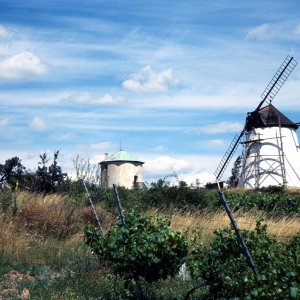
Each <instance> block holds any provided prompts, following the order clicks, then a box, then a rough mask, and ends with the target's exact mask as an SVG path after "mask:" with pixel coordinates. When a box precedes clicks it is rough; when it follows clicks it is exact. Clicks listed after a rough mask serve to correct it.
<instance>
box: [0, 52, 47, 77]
mask: <svg viewBox="0 0 300 300" xmlns="http://www.w3.org/2000/svg"><path fill="white" fill-rule="evenodd" d="M46 72H47V66H46V64H45V63H44V62H43V61H42V60H41V59H40V58H39V57H38V56H36V55H35V54H33V53H31V52H21V53H17V54H15V55H12V56H10V57H7V58H5V59H3V60H2V61H0V78H4V79H10V80H16V79H17V80H18V79H27V78H31V76H40V75H44V74H45V73H46Z"/></svg>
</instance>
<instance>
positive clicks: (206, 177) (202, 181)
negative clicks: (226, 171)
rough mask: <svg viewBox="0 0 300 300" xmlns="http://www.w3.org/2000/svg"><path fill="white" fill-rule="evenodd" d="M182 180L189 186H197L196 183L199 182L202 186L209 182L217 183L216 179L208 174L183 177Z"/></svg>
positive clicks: (201, 173)
mask: <svg viewBox="0 0 300 300" xmlns="http://www.w3.org/2000/svg"><path fill="white" fill-rule="evenodd" d="M181 180H183V181H185V182H186V183H187V184H189V185H190V184H193V185H194V186H195V185H196V181H198V182H199V184H200V186H202V187H203V186H205V185H206V184H207V183H208V182H215V181H216V177H215V176H214V175H213V174H211V173H208V172H199V173H195V174H188V175H183V176H182V178H181Z"/></svg>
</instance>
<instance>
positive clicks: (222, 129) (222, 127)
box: [195, 121, 243, 143]
mask: <svg viewBox="0 0 300 300" xmlns="http://www.w3.org/2000/svg"><path fill="white" fill-rule="evenodd" d="M242 129H243V124H242V123H240V122H226V121H225V122H220V123H216V124H210V125H206V126H203V127H201V128H198V129H195V131H196V132H198V133H207V134H217V133H226V132H237V131H241V130H242ZM215 142H217V143H220V140H219V141H218V140H215Z"/></svg>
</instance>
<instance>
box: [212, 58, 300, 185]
mask: <svg viewBox="0 0 300 300" xmlns="http://www.w3.org/2000/svg"><path fill="white" fill-rule="evenodd" d="M296 65H297V62H296V61H295V60H294V58H293V57H290V56H287V57H286V58H285V60H284V61H283V63H282V64H281V66H280V67H279V69H278V70H277V72H276V73H275V75H274V76H273V78H272V80H271V81H270V82H269V84H268V85H267V87H266V88H265V90H264V91H263V93H262V95H261V98H262V100H261V101H260V103H259V105H258V106H257V108H256V109H255V110H254V111H252V112H250V113H248V115H247V118H246V122H245V126H244V128H243V130H242V131H241V133H240V134H237V135H235V137H234V139H233V140H232V142H231V144H230V146H229V148H228V150H227V151H226V153H225V154H224V156H223V158H222V160H221V162H220V163H219V165H218V167H217V169H216V171H215V173H214V174H215V176H216V179H217V181H219V180H220V179H221V177H222V175H223V174H224V172H225V170H226V168H227V166H228V164H229V162H230V160H231V158H232V157H233V155H234V153H235V151H236V150H237V148H238V146H239V145H240V144H242V145H243V153H242V171H241V176H240V179H239V186H240V187H246V188H260V187H263V186H270V185H277V186H296V187H300V176H299V175H298V173H297V172H299V173H300V147H299V142H298V137H297V134H296V130H297V128H298V125H299V123H294V122H292V121H291V120H289V119H288V118H287V117H286V116H285V115H284V114H282V113H281V112H280V111H279V110H278V109H276V108H275V107H274V106H273V105H272V101H273V99H274V98H275V96H276V95H277V93H278V92H279V90H280V88H281V87H282V86H283V84H284V83H285V81H286V80H287V78H288V77H289V75H290V74H291V72H292V71H293V69H294V68H295V67H296Z"/></svg>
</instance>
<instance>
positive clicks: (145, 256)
mask: <svg viewBox="0 0 300 300" xmlns="http://www.w3.org/2000/svg"><path fill="white" fill-rule="evenodd" d="M169 225H170V222H169V221H168V220H166V219H164V218H160V217H156V218H154V217H151V216H149V215H146V214H142V215H138V214H137V213H136V212H135V211H134V210H132V211H130V212H129V213H128V215H127V216H126V226H125V227H123V226H120V224H117V225H113V226H112V227H111V228H110V229H109V231H108V233H107V234H106V235H105V236H102V235H101V233H100V232H99V230H98V229H97V228H96V227H94V226H88V227H86V229H85V236H86V242H87V244H88V245H89V246H91V248H92V249H93V251H94V253H95V254H97V255H98V257H99V259H100V261H101V262H103V263H105V264H106V265H107V266H108V267H109V268H110V269H111V270H112V272H113V273H115V274H119V275H121V276H123V277H125V278H128V279H134V280H139V279H140V278H143V279H144V280H146V281H148V282H153V281H157V280H159V279H165V278H167V277H168V276H174V275H175V274H177V273H178V271H179V268H180V266H181V265H182V264H183V262H184V258H185V256H186V255H187V249H188V245H187V240H186V239H185V238H184V237H183V236H182V234H181V233H180V232H176V231H172V230H170V229H169Z"/></svg>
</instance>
